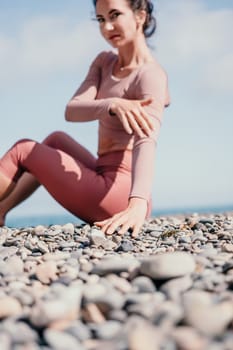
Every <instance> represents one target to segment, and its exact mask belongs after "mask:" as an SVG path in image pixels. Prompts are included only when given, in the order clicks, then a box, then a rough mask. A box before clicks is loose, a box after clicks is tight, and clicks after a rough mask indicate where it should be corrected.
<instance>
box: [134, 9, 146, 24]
mask: <svg viewBox="0 0 233 350" xmlns="http://www.w3.org/2000/svg"><path fill="white" fill-rule="evenodd" d="M145 21H146V11H145V10H140V11H138V12H137V13H136V24H137V29H139V28H142V27H143V25H144V23H145Z"/></svg>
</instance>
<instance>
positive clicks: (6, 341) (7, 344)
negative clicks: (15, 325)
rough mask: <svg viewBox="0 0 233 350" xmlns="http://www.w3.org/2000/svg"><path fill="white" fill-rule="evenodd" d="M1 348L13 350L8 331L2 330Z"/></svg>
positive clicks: (0, 334)
mask: <svg viewBox="0 0 233 350" xmlns="http://www.w3.org/2000/svg"><path fill="white" fill-rule="evenodd" d="M0 349H1V350H11V339H10V335H9V334H8V332H3V331H0Z"/></svg>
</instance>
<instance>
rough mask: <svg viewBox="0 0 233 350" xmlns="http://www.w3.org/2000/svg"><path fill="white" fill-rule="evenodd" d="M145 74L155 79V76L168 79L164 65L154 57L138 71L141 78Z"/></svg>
mask: <svg viewBox="0 0 233 350" xmlns="http://www.w3.org/2000/svg"><path fill="white" fill-rule="evenodd" d="M143 75H146V76H148V78H149V77H150V78H151V79H154V78H155V77H157V78H160V79H165V80H167V72H166V70H165V69H164V67H163V66H162V65H161V64H160V63H159V62H158V60H157V59H156V58H154V57H153V59H151V60H150V61H148V62H147V63H145V64H144V65H143V66H142V67H141V69H140V70H139V72H138V76H139V78H140V77H141V76H143Z"/></svg>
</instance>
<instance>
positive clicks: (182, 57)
mask: <svg viewBox="0 0 233 350" xmlns="http://www.w3.org/2000/svg"><path fill="white" fill-rule="evenodd" d="M156 8H157V19H158V31H157V35H156V36H155V39H153V40H152V45H153V44H154V43H155V45H156V48H157V49H156V55H157V57H158V58H159V61H160V62H161V63H162V64H163V65H164V66H165V68H167V70H168V71H169V74H173V73H174V74H175V75H178V74H180V76H184V75H185V76H186V79H189V82H190V83H191V84H192V87H193V88H194V89H196V91H202V92H208V93H209V92H210V93H211V94H215V93H222V94H226V93H231V92H232V87H233V67H232V55H233V46H232V45H230V43H231V41H232V40H231V33H232V32H233V10H232V9H230V8H229V9H219V10H211V9H210V8H208V7H207V6H205V1H204V0H173V1H170V0H160V1H158V2H157V4H156ZM106 47H108V46H107V44H106V46H105V43H104V41H103V39H102V38H101V36H100V35H99V34H98V28H97V27H96V25H95V24H93V23H92V22H90V21H85V20H83V21H79V23H78V24H76V22H74V21H71V20H70V18H67V17H62V16H40V17H34V18H31V19H30V20H27V21H26V22H24V23H22V24H21V26H20V27H19V28H18V33H17V34H16V36H14V37H11V36H10V35H8V36H7V35H3V34H2V35H1V33H0V67H1V70H0V81H1V82H0V88H1V85H2V87H4V86H6V84H12V83H13V82H17V81H19V80H22V79H23V80H24V81H25V80H27V79H31V78H34V77H44V76H46V77H48V76H49V75H50V74H54V73H55V74H57V73H59V72H65V73H66V74H68V73H69V72H74V71H75V72H82V71H85V72H86V70H87V64H88V63H89V62H90V61H91V60H92V59H93V57H94V56H95V55H96V54H97V52H98V51H99V50H101V49H104V48H106Z"/></svg>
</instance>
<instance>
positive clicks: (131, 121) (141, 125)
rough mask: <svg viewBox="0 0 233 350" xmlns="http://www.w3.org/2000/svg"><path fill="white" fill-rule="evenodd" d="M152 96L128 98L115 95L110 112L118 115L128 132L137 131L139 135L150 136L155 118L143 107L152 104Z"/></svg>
mask: <svg viewBox="0 0 233 350" xmlns="http://www.w3.org/2000/svg"><path fill="white" fill-rule="evenodd" d="M152 102H153V99H152V98H147V99H145V100H128V99H123V98H118V97H115V98H113V100H112V104H111V106H110V110H109V112H110V114H111V115H113V114H114V115H116V116H117V117H118V118H119V120H120V121H121V123H122V125H123V127H124V129H125V131H126V132H127V133H128V134H132V133H133V132H135V133H136V134H138V136H139V137H145V136H150V134H151V132H152V131H153V130H154V122H153V119H152V118H151V117H150V116H149V114H148V113H146V111H145V109H144V108H143V107H145V106H148V105H150V104H151V103H152Z"/></svg>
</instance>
